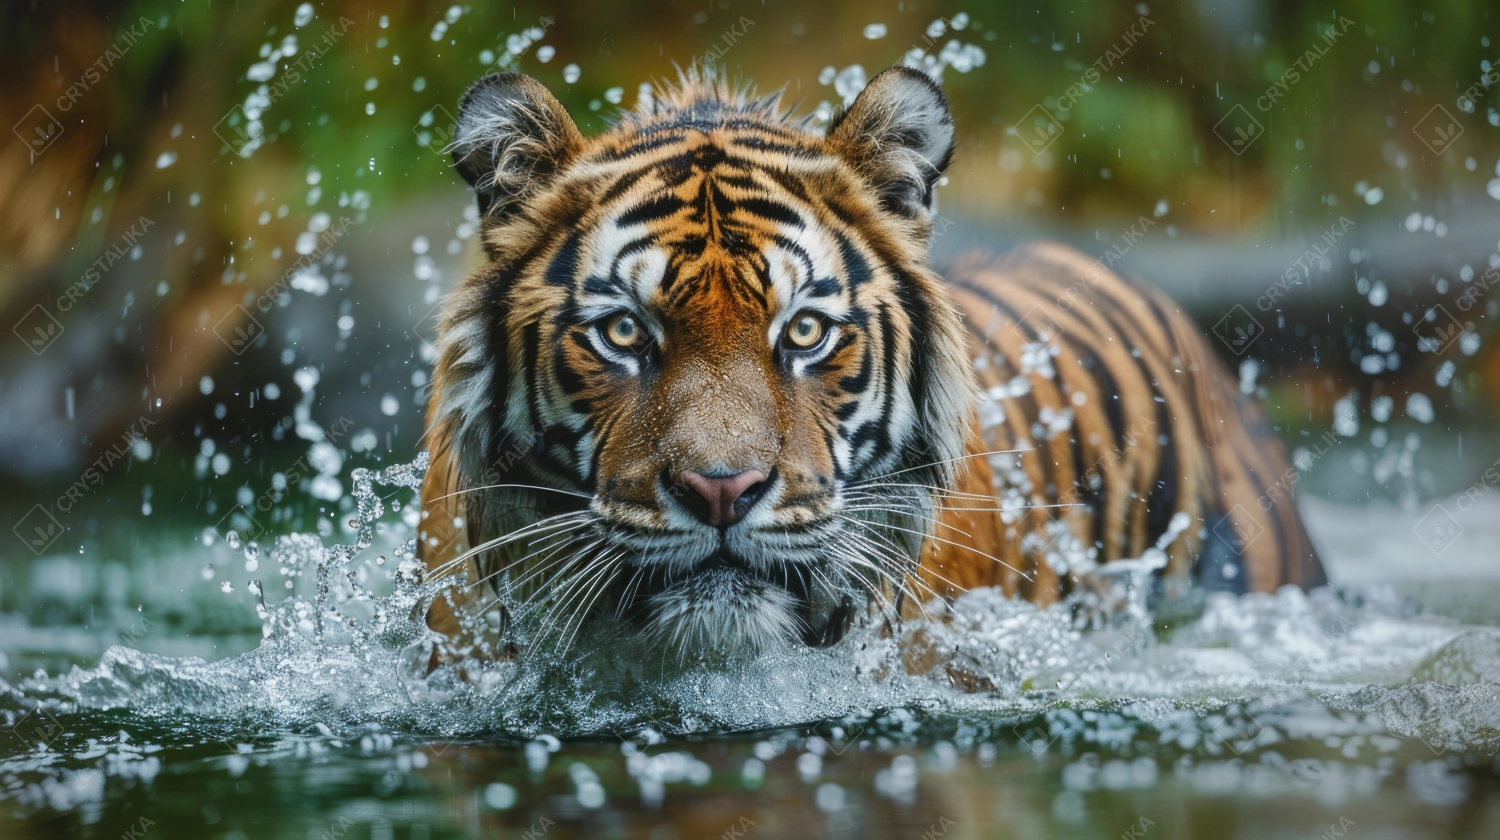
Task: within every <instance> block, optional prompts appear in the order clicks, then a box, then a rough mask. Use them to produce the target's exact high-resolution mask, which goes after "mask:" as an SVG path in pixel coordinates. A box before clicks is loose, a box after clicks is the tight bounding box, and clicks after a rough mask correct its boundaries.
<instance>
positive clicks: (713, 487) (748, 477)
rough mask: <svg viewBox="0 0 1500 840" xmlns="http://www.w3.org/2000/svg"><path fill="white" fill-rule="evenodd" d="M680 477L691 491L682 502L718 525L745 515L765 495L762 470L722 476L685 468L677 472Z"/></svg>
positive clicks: (718, 526)
mask: <svg viewBox="0 0 1500 840" xmlns="http://www.w3.org/2000/svg"><path fill="white" fill-rule="evenodd" d="M677 480H678V481H680V482H681V483H682V484H684V485H685V486H686V487H687V488H688V491H689V492H687V493H685V494H684V495H683V497H682V498H681V501H682V503H683V506H684V507H686V508H687V509H688V510H690V511H692V512H693V515H694V516H697V517H698V518H699V519H700V520H702V521H704V522H706V523H708V524H709V525H712V526H714V527H715V528H728V527H729V526H730V525H733V524H734V523H736V522H738V521H740V520H741V519H744V518H745V514H747V513H749V512H750V508H752V507H754V506H755V503H756V502H757V501H759V500H760V497H761V496H763V495H765V482H766V474H765V473H763V472H761V471H760V470H745V471H744V472H738V473H735V474H734V475H731V476H726V477H723V478H718V477H714V476H707V475H704V474H703V473H701V472H698V471H696V470H683V471H682V472H680V473H678V474H677Z"/></svg>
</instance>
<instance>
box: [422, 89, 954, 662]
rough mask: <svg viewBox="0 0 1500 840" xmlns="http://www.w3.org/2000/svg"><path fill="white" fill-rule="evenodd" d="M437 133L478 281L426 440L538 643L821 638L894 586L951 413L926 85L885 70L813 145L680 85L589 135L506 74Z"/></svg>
mask: <svg viewBox="0 0 1500 840" xmlns="http://www.w3.org/2000/svg"><path fill="white" fill-rule="evenodd" d="M456 129H457V130H456V134H455V137H456V139H455V141H454V144H453V156H454V160H455V162H456V166H457V169H458V171H459V172H460V173H461V174H462V175H463V177H464V178H465V179H466V180H467V181H468V182H469V183H470V184H471V185H472V186H473V187H474V191H475V193H476V196H477V200H478V203H479V209H480V212H481V216H482V219H483V242H484V248H485V253H486V256H487V264H486V265H485V266H484V267H483V268H481V269H480V270H479V271H478V272H476V273H475V274H474V275H473V276H471V277H470V278H468V279H467V280H466V281H465V282H464V283H463V284H461V286H460V287H459V288H458V289H456V290H455V292H454V293H453V294H452V295H451V297H450V299H449V301H448V303H447V305H446V307H445V316H444V321H443V324H442V326H441V329H440V335H439V340H438V350H439V360H438V365H437V371H436V375H435V377H434V393H433V397H432V403H431V406H430V413H431V420H430V426H431V429H432V435H433V441H434V443H433V446H434V447H445V448H447V449H449V450H450V456H451V458H452V461H453V462H454V464H455V465H456V466H455V470H456V472H457V479H458V483H459V484H460V485H462V486H463V487H464V488H465V489H466V492H468V493H469V494H470V495H469V496H468V504H467V505H466V506H465V510H464V513H465V517H464V518H465V519H466V521H467V523H468V529H469V533H470V535H471V539H470V542H471V543H472V544H473V545H474V546H475V547H476V548H475V550H476V551H479V550H486V551H489V552H490V556H489V558H488V560H487V561H486V562H482V563H481V564H480V569H481V571H482V577H484V578H485V579H487V580H488V582H490V583H491V584H492V585H494V586H496V588H497V591H498V590H501V589H505V588H507V587H509V586H511V585H512V584H516V585H518V586H520V588H521V589H524V590H525V592H526V597H525V598H524V599H523V604H524V605H525V606H522V607H520V608H519V609H520V610H522V611H524V609H525V608H526V606H529V607H531V608H532V609H533V610H534V611H535V612H536V613H538V614H539V617H540V622H539V624H540V625H541V626H545V627H553V628H558V627H561V628H564V629H568V630H569V631H570V635H571V633H576V632H577V629H578V627H579V626H581V625H583V624H584V623H585V622H586V621H588V620H589V619H590V618H591V617H592V616H593V615H594V614H596V613H602V612H606V611H609V610H611V609H612V610H613V612H614V613H615V614H616V615H618V616H621V617H622V618H625V619H627V620H628V621H630V622H632V624H633V626H636V627H639V628H640V629H641V630H642V631H644V632H646V633H648V634H652V635H656V636H659V637H663V638H666V639H668V640H671V641H673V642H674V643H676V644H678V645H679V646H681V647H683V648H688V647H694V646H716V647H730V648H745V649H758V648H761V647H764V646H765V645H767V644H772V643H776V642H782V641H794V642H798V641H800V642H803V643H809V644H826V643H829V642H831V641H833V640H836V639H837V638H839V637H840V636H841V635H842V634H843V632H844V630H845V628H846V627H847V625H848V623H849V622H850V621H851V619H853V618H854V617H855V616H856V615H858V614H860V613H862V612H863V611H864V610H865V609H866V608H867V607H868V606H869V605H870V604H872V603H878V602H881V601H882V600H889V599H890V598H891V597H892V596H893V594H894V593H895V592H897V591H898V590H900V588H901V580H902V578H903V576H905V575H906V574H908V573H909V572H910V570H911V567H912V566H913V565H914V564H915V562H916V559H917V553H918V551H919V550H920V545H921V540H922V537H923V535H924V534H925V532H926V530H927V529H926V526H927V523H928V520H929V518H930V513H931V502H930V498H929V496H930V494H931V493H932V492H933V490H934V489H935V488H940V487H943V486H945V484H946V482H947V480H948V478H949V477H950V475H951V472H952V470H953V465H954V463H955V461H956V460H957V459H958V458H959V457H960V456H961V455H962V453H963V451H964V444H965V440H964V432H965V430H966V429H967V428H968V425H969V419H968V418H969V412H970V406H971V393H970V391H971V388H972V385H971V372H970V368H969V364H968V360H967V357H966V354H965V352H964V344H963V335H962V332H961V329H960V324H959V320H958V317H957V316H956V314H955V312H954V310H953V308H952V305H951V304H950V302H949V301H948V299H947V297H946V295H945V293H944V291H943V289H942V287H941V281H940V280H939V279H938V277H937V276H936V275H934V274H933V273H931V272H930V271H929V270H928V269H927V268H926V266H925V259H926V244H927V242H926V240H927V236H928V231H929V225H930V216H931V206H932V195H933V189H934V186H935V183H936V181H937V179H938V178H939V176H940V175H941V173H942V171H943V169H944V167H945V166H946V165H947V163H948V160H949V157H950V156H951V154H952V149H953V128H952V121H951V118H950V116H949V112H948V107H947V103H946V101H945V99H944V98H943V95H942V93H941V92H940V91H939V90H938V88H937V87H936V86H935V85H934V84H933V83H932V82H931V81H930V80H929V79H928V78H927V77H926V76H925V75H923V74H921V73H919V72H916V71H913V70H908V69H904V68H896V69H893V70H889V71H887V72H885V73H882V74H880V75H879V76H877V77H876V78H875V79H874V80H872V81H871V83H870V85H869V86H868V87H867V89H866V90H865V91H864V92H863V93H862V94H861V95H860V97H859V98H858V99H857V101H856V102H855V103H854V104H853V105H852V106H851V107H850V108H849V109H848V110H847V111H846V112H845V113H844V114H842V115H841V117H840V118H839V119H837V120H836V121H835V122H834V123H833V125H832V126H830V128H829V130H828V132H827V133H826V134H822V133H817V132H814V131H810V130H808V129H807V128H806V127H805V124H803V123H799V122H795V121H791V120H789V119H787V117H786V116H785V115H783V114H780V113H779V112H778V108H777V101H776V99H775V98H774V97H773V98H770V99H763V100H757V99H754V98H752V97H750V96H747V95H745V94H744V93H743V92H740V93H736V92H732V91H730V90H728V89H726V88H725V87H724V86H722V85H721V84H715V83H713V82H712V81H705V80H703V79H700V78H697V77H696V76H689V77H687V78H685V79H684V80H682V82H681V83H680V85H678V86H676V87H673V88H670V89H666V90H662V91H659V92H658V94H657V95H656V96H655V97H653V98H652V99H651V100H650V101H648V102H646V103H644V104H643V105H642V106H641V107H640V108H638V109H637V110H636V111H635V112H634V113H631V114H628V115H626V116H625V117H623V118H622V119H621V121H620V122H619V123H618V124H617V125H616V126H614V127H613V128H611V129H610V130H608V131H607V132H605V133H604V134H602V135H601V136H599V137H596V138H593V139H585V138H584V137H583V136H582V135H581V134H580V133H579V131H578V129H577V128H576V126H575V125H574V123H573V121H572V119H571V118H570V117H569V116H568V114H567V112H566V111H565V110H564V109H563V107H562V106H561V104H560V103H558V101H557V100H556V99H555V98H554V97H552V95H551V94H550V93H548V92H547V90H546V89H545V88H544V87H543V86H542V85H541V84H540V83H538V82H536V81H535V80H533V79H530V78H528V77H525V76H521V75H519V74H514V73H507V74H499V75H494V76H490V77H487V78H485V79H483V80H481V81H479V82H478V83H476V84H475V85H474V86H473V87H472V88H471V89H470V90H469V92H468V93H467V94H466V95H465V97H464V99H463V101H462V103H461V106H460V117H459V120H458V125H457V127H456ZM508 452H521V453H523V455H522V456H521V457H519V458H510V459H507V466H511V462H513V464H514V468H513V469H507V470H506V471H505V474H504V478H503V479H501V480H495V479H496V476H497V474H496V471H495V470H494V469H493V466H494V464H495V463H496V462H497V460H499V459H502V458H506V454H505V453H508ZM497 484H503V485H505V486H504V487H503V488H502V487H494V486H491V485H497ZM517 507H522V508H525V509H527V510H529V511H533V512H534V515H530V516H528V517H525V518H524V520H523V521H518V520H517V519H516V518H515V517H514V516H507V515H505V512H506V511H509V510H513V509H515V508H517ZM549 516H550V518H548V517H549ZM554 524H555V527H554ZM528 529H529V531H528ZM523 532H524V533H529V534H530V535H531V536H528V537H527V538H526V539H525V540H519V539H513V538H512V537H511V535H513V534H515V533H523ZM486 545H488V546H491V548H490V549H482V547H483V546H486ZM517 582H524V585H521V584H519V583H517ZM559 622H560V623H559ZM534 641H535V640H534Z"/></svg>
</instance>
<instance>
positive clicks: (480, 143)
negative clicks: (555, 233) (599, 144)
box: [449, 73, 583, 216]
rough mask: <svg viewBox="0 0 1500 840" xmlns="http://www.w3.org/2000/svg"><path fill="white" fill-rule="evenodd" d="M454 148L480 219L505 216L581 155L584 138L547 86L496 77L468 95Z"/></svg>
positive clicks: (512, 76) (515, 75) (517, 76)
mask: <svg viewBox="0 0 1500 840" xmlns="http://www.w3.org/2000/svg"><path fill="white" fill-rule="evenodd" d="M449 148H450V149H451V150H452V152H453V166H454V168H455V169H457V170H458V172H459V174H460V175H462V176H463V177H464V180H465V181H468V182H469V183H470V184H471V185H472V186H473V187H474V195H475V196H477V197H478V199H479V215H480V216H487V215H491V214H494V215H504V214H506V213H507V212H509V211H511V210H512V209H514V208H515V207H517V206H518V205H519V204H521V203H522V202H524V201H526V200H527V199H528V198H530V197H531V196H533V195H535V194H536V193H537V191H538V190H539V189H540V188H541V187H542V186H543V185H544V184H546V182H547V181H549V180H551V179H552V178H553V177H555V176H556V175H557V173H559V172H561V171H562V169H563V168H564V167H565V166H567V165H568V163H570V162H571V161H572V160H573V159H574V158H575V157H577V155H578V153H579V151H580V150H581V149H582V148H583V135H581V134H579V133H578V126H577V125H576V124H575V123H574V122H573V118H572V117H570V116H568V112H567V110H566V109H565V108H563V106H562V103H561V102H558V101H557V97H555V96H553V95H552V93H551V92H550V91H548V90H547V88H546V87H545V86H543V85H542V83H541V82H538V81H537V80H536V79H533V78H531V77H530V76H523V75H521V74H520V73H496V74H494V75H491V76H485V77H484V78H483V79H480V80H479V81H477V82H475V83H474V84H473V86H472V87H470V88H469V91H468V92H467V93H465V94H464V98H463V100H462V101H461V102H459V104H458V124H457V125H456V126H455V127H454V132H453V143H452V145H451V146H450V147H449Z"/></svg>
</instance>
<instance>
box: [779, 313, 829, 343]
mask: <svg viewBox="0 0 1500 840" xmlns="http://www.w3.org/2000/svg"><path fill="white" fill-rule="evenodd" d="M822 339H823V321H822V319H820V318H819V317H818V316H816V315H814V314H812V313H810V312H804V313H802V314H800V315H798V316H797V317H795V318H793V319H792V322H791V323H790V324H787V327H786V341H787V343H788V344H790V345H791V346H793V347H795V348H797V349H799V350H806V349H807V348H809V347H812V346H814V345H816V344H817V343H818V342H819V341H821V340H822Z"/></svg>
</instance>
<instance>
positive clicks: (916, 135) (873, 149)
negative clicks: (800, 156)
mask: <svg viewBox="0 0 1500 840" xmlns="http://www.w3.org/2000/svg"><path fill="white" fill-rule="evenodd" d="M828 140H829V142H830V143H832V144H833V146H834V148H835V149H836V150H837V151H838V153H839V154H840V155H841V156H842V157H843V158H844V160H845V161H846V162H848V164H849V165H850V166H852V167H854V170H855V171H856V172H858V173H859V175H860V177H862V178H864V179H865V180H866V181H867V182H868V183H869V184H870V186H872V187H874V188H875V189H876V190H878V191H879V193H880V199H881V204H882V206H884V207H885V208H886V209H887V210H890V211H891V212H893V213H898V214H900V215H903V216H910V217H914V218H924V219H925V218H927V217H928V216H929V215H930V213H931V211H932V193H933V185H934V184H936V183H937V180H938V178H939V177H941V176H942V174H943V170H944V169H946V168H948V161H949V160H950V159H952V157H953V115H952V113H950V112H949V110H948V99H947V97H945V96H943V92H942V90H940V89H939V88H938V86H937V84H936V83H935V82H933V81H932V78H931V77H929V76H928V75H927V74H926V73H923V72H921V71H919V70H913V69H912V68H910V67H892V68H891V69H889V70H886V71H885V72H883V73H880V74H879V75H877V76H876V77H875V78H873V79H871V80H870V83H869V84H868V85H867V86H866V87H865V89H864V90H863V91H862V92H861V93H860V94H859V97H858V98H856V99H855V100H854V104H853V105H851V106H850V107H849V110H847V111H845V112H844V113H843V114H842V115H840V116H839V118H838V119H837V120H836V121H835V122H834V123H833V125H832V126H830V127H829V132H828Z"/></svg>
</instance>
